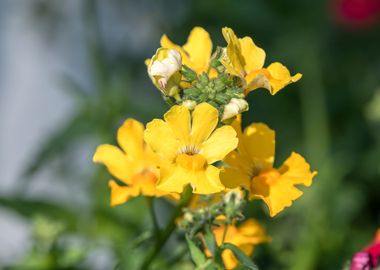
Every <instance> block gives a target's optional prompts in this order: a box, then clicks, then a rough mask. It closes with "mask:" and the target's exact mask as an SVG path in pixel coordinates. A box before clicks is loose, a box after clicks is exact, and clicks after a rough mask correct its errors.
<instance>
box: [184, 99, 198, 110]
mask: <svg viewBox="0 0 380 270" xmlns="http://www.w3.org/2000/svg"><path fill="white" fill-rule="evenodd" d="M182 105H183V106H185V107H186V108H188V109H189V110H190V111H192V110H194V108H195V106H197V103H196V102H195V101H194V100H185V101H184V102H182Z"/></svg>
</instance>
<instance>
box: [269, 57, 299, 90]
mask: <svg viewBox="0 0 380 270" xmlns="http://www.w3.org/2000/svg"><path fill="white" fill-rule="evenodd" d="M267 70H268V71H269V73H270V76H271V78H270V79H269V81H270V85H271V89H270V92H271V94H272V95H274V94H276V93H277V92H278V91H280V90H281V89H282V88H284V87H285V86H287V85H288V84H290V83H293V82H296V81H298V80H299V79H301V77H302V75H301V74H300V73H297V74H296V75H294V76H291V75H290V72H289V70H288V69H287V68H286V67H285V66H284V65H282V64H281V63H278V62H276V63H273V64H270V65H269V66H268V68H267Z"/></svg>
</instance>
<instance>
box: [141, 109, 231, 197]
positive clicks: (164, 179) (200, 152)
mask: <svg viewBox="0 0 380 270" xmlns="http://www.w3.org/2000/svg"><path fill="white" fill-rule="evenodd" d="M164 119H165V121H163V120H161V119H154V120H153V121H151V122H150V123H148V125H147V128H146V130H145V141H146V142H147V144H148V145H149V146H150V147H151V148H152V150H153V151H154V152H156V153H157V154H158V156H159V157H160V158H161V160H162V164H161V167H160V181H159V183H158V186H157V188H158V189H160V190H163V191H167V192H178V193H180V192H182V191H183V188H184V186H185V185H187V184H190V185H191V186H192V188H193V192H194V193H198V194H211V193H216V192H219V191H221V190H223V189H224V186H223V185H222V184H221V182H220V178H219V173H220V169H219V168H217V167H215V166H214V165H212V164H213V163H215V162H217V161H220V160H222V159H223V158H224V157H225V156H226V155H227V154H228V153H229V152H231V151H232V150H234V149H235V148H236V146H237V143H238V140H237V138H236V132H235V130H234V129H233V128H232V127H231V126H223V127H220V128H217V129H215V128H216V126H217V124H218V111H217V110H216V109H215V108H214V107H213V106H211V105H209V104H207V103H201V104H199V105H197V106H196V107H195V109H194V110H193V111H192V113H191V114H190V111H189V109H188V108H187V107H185V106H179V105H176V106H173V107H172V108H171V109H170V110H169V111H168V112H167V113H166V114H165V116H164Z"/></svg>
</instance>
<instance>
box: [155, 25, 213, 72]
mask: <svg viewBox="0 0 380 270" xmlns="http://www.w3.org/2000/svg"><path fill="white" fill-rule="evenodd" d="M161 46H162V47H164V48H169V49H175V50H177V51H179V52H180V53H181V56H182V63H183V64H184V65H186V66H187V67H189V68H191V69H192V70H194V71H195V72H196V73H198V74H201V73H203V72H207V70H208V68H209V64H210V58H211V53H212V41H211V38H210V35H209V33H207V31H206V30H205V29H203V28H202V27H194V28H193V30H191V32H190V35H189V37H188V39H187V42H186V44H185V45H183V46H179V45H176V44H175V43H173V42H172V41H171V40H170V39H169V38H168V37H167V36H166V35H163V36H162V37H161Z"/></svg>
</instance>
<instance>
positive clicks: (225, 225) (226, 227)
mask: <svg viewBox="0 0 380 270" xmlns="http://www.w3.org/2000/svg"><path fill="white" fill-rule="evenodd" d="M227 229H228V224H226V223H225V224H224V230H223V237H222V245H223V244H224V240H225V239H226V235H227Z"/></svg>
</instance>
